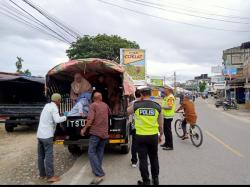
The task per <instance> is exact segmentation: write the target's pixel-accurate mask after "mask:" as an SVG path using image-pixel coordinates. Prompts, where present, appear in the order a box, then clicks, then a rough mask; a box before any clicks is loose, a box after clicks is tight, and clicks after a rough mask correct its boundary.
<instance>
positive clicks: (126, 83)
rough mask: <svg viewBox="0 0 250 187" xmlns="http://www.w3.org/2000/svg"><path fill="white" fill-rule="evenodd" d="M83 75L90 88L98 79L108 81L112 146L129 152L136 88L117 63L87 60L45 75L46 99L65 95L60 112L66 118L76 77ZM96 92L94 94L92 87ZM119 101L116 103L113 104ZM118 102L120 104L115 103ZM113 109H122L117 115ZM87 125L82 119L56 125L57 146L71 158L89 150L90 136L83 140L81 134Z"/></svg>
mask: <svg viewBox="0 0 250 187" xmlns="http://www.w3.org/2000/svg"><path fill="white" fill-rule="evenodd" d="M76 73H81V74H82V76H83V77H84V78H85V79H87V80H88V81H89V82H90V84H91V85H92V86H93V85H95V83H96V81H97V80H98V78H99V76H104V77H105V80H106V84H105V85H103V86H106V87H107V88H106V89H107V94H108V95H106V96H104V97H105V98H108V102H107V104H108V105H109V107H110V109H111V111H113V112H112V115H111V116H110V117H109V140H108V144H109V146H115V147H119V148H120V152H121V153H122V154H127V153H129V151H130V145H131V138H130V127H131V124H132V122H133V117H132V116H131V115H128V113H127V107H128V103H129V102H130V101H132V100H133V99H134V93H135V87H134V84H133V80H132V79H131V77H130V76H129V75H128V73H127V72H126V71H125V69H124V67H123V66H121V65H119V64H118V63H116V62H113V61H109V60H105V59H98V58H88V59H79V60H71V61H69V62H66V63H62V64H59V65H57V66H56V67H54V68H52V69H51V70H50V71H49V72H48V73H47V75H46V96H47V97H48V98H50V97H51V95H52V94H53V93H60V94H61V95H62V103H61V105H60V107H59V112H60V114H61V115H63V114H64V113H65V112H69V111H70V110H71V109H72V108H73V106H74V102H73V101H72V100H71V98H70V94H69V93H70V90H71V83H72V82H73V80H74V75H75V74H76ZM93 90H95V88H94V86H93ZM113 97H117V98H118V99H117V100H116V101H114V100H112V98H113ZM116 102H117V103H116ZM114 106H118V107H119V109H120V110H119V111H116V112H115V111H114V110H113V108H114ZM85 124H86V118H83V117H81V116H74V117H68V119H67V121H66V122H64V123H61V124H57V127H56V131H55V140H54V142H55V144H60V145H64V146H67V147H68V150H69V152H70V153H72V154H79V153H80V152H81V151H82V150H83V148H84V147H86V146H88V140H89V136H84V137H83V136H81V135H80V131H81V129H82V128H83V127H84V126H85Z"/></svg>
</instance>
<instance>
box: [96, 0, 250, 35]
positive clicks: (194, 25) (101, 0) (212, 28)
mask: <svg viewBox="0 0 250 187" xmlns="http://www.w3.org/2000/svg"><path fill="white" fill-rule="evenodd" d="M97 1H99V2H101V3H104V4H107V5H111V6H114V7H118V8H120V9H124V10H127V11H130V12H133V13H136V14H140V15H144V16H148V17H152V18H157V19H161V20H164V21H168V22H174V23H178V24H183V25H189V26H193V27H199V28H203V29H209V30H217V31H228V32H250V30H230V29H222V28H215V27H207V26H202V25H198V24H192V23H187V22H182V21H177V20H173V19H169V18H166V17H160V16H155V15H153V14H148V13H145V12H141V11H137V10H133V9H130V8H126V7H123V6H120V5H117V4H114V3H110V2H106V1H104V0H97Z"/></svg>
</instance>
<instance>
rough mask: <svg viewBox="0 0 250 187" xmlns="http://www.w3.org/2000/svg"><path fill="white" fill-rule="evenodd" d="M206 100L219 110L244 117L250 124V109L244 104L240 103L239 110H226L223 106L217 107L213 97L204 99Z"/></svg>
mask: <svg viewBox="0 0 250 187" xmlns="http://www.w3.org/2000/svg"><path fill="white" fill-rule="evenodd" d="M204 102H205V103H207V104H208V105H209V106H210V107H213V108H214V109H216V110H219V111H221V112H224V113H226V114H229V115H232V116H234V117H237V118H242V119H244V120H245V121H248V122H249V124H250V110H248V109H245V108H244V107H243V105H239V106H240V109H239V110H228V111H224V110H223V108H222V107H219V108H216V107H215V102H216V100H215V99H213V98H209V99H206V100H204Z"/></svg>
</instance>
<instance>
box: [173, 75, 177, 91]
mask: <svg viewBox="0 0 250 187" xmlns="http://www.w3.org/2000/svg"><path fill="white" fill-rule="evenodd" d="M176 91H177V85H176V72H174V93H175V94H176Z"/></svg>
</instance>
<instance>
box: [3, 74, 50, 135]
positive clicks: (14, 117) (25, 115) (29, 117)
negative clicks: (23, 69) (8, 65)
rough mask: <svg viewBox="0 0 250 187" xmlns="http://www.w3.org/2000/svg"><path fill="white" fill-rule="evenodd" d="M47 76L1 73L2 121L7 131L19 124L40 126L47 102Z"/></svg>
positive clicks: (11, 130)
mask: <svg viewBox="0 0 250 187" xmlns="http://www.w3.org/2000/svg"><path fill="white" fill-rule="evenodd" d="M44 85H45V78H43V77H34V76H25V75H20V74H10V73H0V122H2V123H4V124H5V130H6V131H7V132H13V131H14V129H15V128H16V127H17V126H19V125H26V126H27V125H28V126H34V127H37V126H38V122H39V117H40V114H41V111H42V109H43V107H44V104H45V103H46V97H45V95H44Z"/></svg>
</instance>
